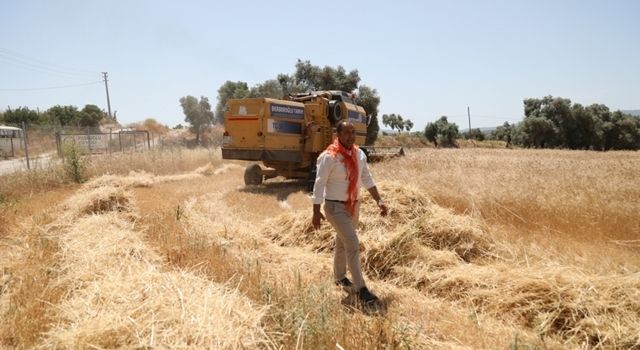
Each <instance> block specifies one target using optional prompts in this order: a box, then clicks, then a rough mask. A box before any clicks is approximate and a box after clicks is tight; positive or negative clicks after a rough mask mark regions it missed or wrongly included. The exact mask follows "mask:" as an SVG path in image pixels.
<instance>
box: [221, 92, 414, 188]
mask: <svg viewBox="0 0 640 350" xmlns="http://www.w3.org/2000/svg"><path fill="white" fill-rule="evenodd" d="M341 120H348V121H350V122H351V123H353V125H354V126H355V128H356V144H358V145H363V144H364V141H365V138H366V136H367V124H368V118H367V116H366V115H365V111H364V108H362V107H361V106H358V105H357V104H356V103H355V101H354V100H353V99H352V97H351V95H350V94H348V93H346V92H343V91H315V92H309V93H299V94H292V95H289V96H287V97H285V98H284V99H273V98H246V99H232V100H229V101H228V102H227V105H226V109H225V113H224V126H225V132H224V136H223V141H222V158H223V159H240V160H254V161H262V163H263V164H264V167H262V166H260V165H259V164H251V165H249V166H248V167H247V168H246V169H245V173H244V182H245V184H246V185H259V184H261V183H262V181H263V180H265V179H270V178H274V177H276V176H283V177H285V178H288V179H307V180H308V181H309V183H310V184H312V183H313V180H314V179H315V164H316V159H317V158H318V155H319V154H320V153H321V152H322V151H323V150H324V149H325V148H326V147H327V146H328V145H329V144H330V143H331V142H333V139H334V137H335V126H336V124H337V123H338V122H339V121H341ZM363 150H364V151H365V153H368V156H369V157H370V158H380V157H384V156H385V155H390V154H389V153H381V152H378V153H376V154H373V151H374V149H372V148H369V149H368V148H366V147H363ZM393 154H394V155H400V154H403V152H402V149H400V150H399V152H395V153H393ZM374 160H375V159H374Z"/></svg>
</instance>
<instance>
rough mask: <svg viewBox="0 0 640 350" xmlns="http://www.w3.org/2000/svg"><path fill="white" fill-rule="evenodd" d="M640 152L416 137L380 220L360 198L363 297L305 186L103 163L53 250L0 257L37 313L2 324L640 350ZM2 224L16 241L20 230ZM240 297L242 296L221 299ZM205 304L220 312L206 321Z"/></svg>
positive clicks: (102, 332)
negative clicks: (428, 142)
mask: <svg viewBox="0 0 640 350" xmlns="http://www.w3.org/2000/svg"><path fill="white" fill-rule="evenodd" d="M163 157H164V156H163ZM203 158H206V159H203ZM638 158H639V155H638V153H637V152H635V153H634V152H610V153H593V152H569V151H534V150H498V149H496V150H490V149H457V150H442V149H440V150H435V149H423V150H421V151H419V152H418V151H415V152H412V153H410V154H409V155H408V156H407V157H405V158H403V159H398V160H393V161H390V162H386V163H380V164H375V165H372V170H373V173H374V176H375V177H376V179H377V180H378V183H379V187H380V189H381V192H382V194H383V196H384V197H385V199H386V201H387V203H388V204H389V205H390V207H391V209H392V210H391V212H390V215H389V216H388V217H387V218H381V217H380V216H378V215H377V209H376V207H375V205H374V204H373V203H372V201H370V200H365V201H363V203H362V208H361V220H360V221H361V222H360V232H361V233H360V234H361V242H362V255H363V267H364V269H365V272H366V274H367V276H368V281H369V285H370V286H371V288H372V289H373V290H374V291H375V292H377V293H378V294H379V295H380V296H381V297H382V299H383V302H382V303H381V305H379V306H378V307H376V308H364V309H363V308H361V307H359V306H358V305H357V304H355V303H354V301H353V300H351V299H350V298H345V296H344V295H343V293H342V292H341V291H340V290H339V289H337V288H335V287H334V286H333V285H332V277H331V259H332V258H331V248H332V235H333V233H332V230H331V229H330V227H329V225H328V224H326V223H325V224H324V226H323V228H322V229H321V230H320V231H314V230H312V229H311V228H310V223H309V220H310V217H309V213H310V201H309V199H308V197H307V196H306V195H305V194H304V193H303V192H302V188H303V186H302V185H300V184H295V183H288V182H275V183H271V184H268V185H266V186H260V187H253V188H245V187H244V186H243V185H242V167H241V166H239V165H237V164H235V163H223V162H222V161H221V160H220V159H219V155H218V154H216V153H212V154H211V155H207V156H205V157H202V158H200V159H202V160H203V161H202V162H201V163H199V164H197V165H195V164H192V165H194V166H192V167H191V169H194V168H196V166H201V165H202V164H208V163H210V164H208V165H207V166H205V167H202V168H200V169H198V170H197V171H193V172H189V173H182V174H177V175H176V171H154V169H153V168H152V167H151V166H150V167H149V169H145V168H144V167H141V168H135V169H132V168H130V169H128V170H125V168H126V166H124V165H123V166H122V169H120V168H119V166H114V167H113V169H119V170H117V171H109V173H110V174H111V175H104V176H102V177H94V179H93V180H91V181H90V182H89V183H87V184H85V185H83V187H82V189H81V190H80V191H79V192H78V193H77V194H76V195H74V196H72V197H69V198H66V199H65V200H64V201H62V202H63V203H62V204H61V206H60V207H58V209H55V210H58V211H55V213H57V214H56V219H59V220H60V221H54V220H53V219H49V220H48V221H47V222H48V223H49V225H48V226H47V227H50V229H49V231H47V230H45V231H42V230H40V231H39V232H41V233H40V236H41V237H44V238H46V239H47V240H46V242H47V243H46V244H48V245H47V246H46V247H45V246H42V245H40V246H39V245H37V244H34V243H33V241H30V242H32V243H29V245H27V241H28V240H26V239H25V240H16V241H15V242H14V243H13V244H12V247H14V248H20V249H13V250H12V251H15V252H16V253H15V255H14V256H12V258H11V260H12V261H13V263H8V262H7V260H0V263H2V264H3V266H2V267H3V268H4V270H3V271H5V273H4V275H3V279H0V288H2V289H1V290H2V291H3V294H1V295H0V312H2V313H3V319H7V320H12V321H13V320H20V319H22V320H28V319H29V317H31V318H32V320H31V321H32V322H31V323H27V322H25V321H23V322H22V323H20V322H13V324H15V325H16V326H13V324H12V325H9V323H6V322H4V321H3V323H2V325H1V326H0V327H1V328H0V329H2V333H0V334H1V335H2V337H0V340H1V341H2V344H3V345H5V346H9V347H32V346H41V347H54V346H56V344H57V345H58V346H60V347H67V348H76V347H88V346H90V345H97V346H100V347H106V348H114V347H133V346H141V347H142V346H153V345H156V346H159V347H161V346H169V347H176V346H177V347H190V346H191V347H208V346H210V347H214V348H220V347H228V348H237V347H240V346H243V347H249V348H253V347H260V348H270V347H277V348H283V349H294V348H296V349H300V348H309V349H312V348H313V349H315V348H336V347H337V345H336V344H339V345H340V346H342V347H344V348H349V349H351V348H379V349H382V348H507V347H509V348H518V349H524V348H548V349H562V348H634V347H638V346H640V334H638V332H637V330H638V329H640V321H639V320H640V302H638V301H639V300H640V294H638V293H639V292H638V291H639V290H640V288H639V287H640V275H638V273H637V271H638V268H639V267H640V256H639V255H638V251H637V241H638V236H639V235H640V230H639V228H640V227H639V226H638V225H640V224H639V222H638V220H637V218H636V216H637V213H638V212H640V203H639V202H638V201H635V200H632V199H633V198H640V190H639V188H640V186H638V180H637V178H636V177H635V174H637V173H638V170H640V168H639V167H640V165H639V164H640V162H638V160H640V159H638ZM124 161H125V162H126V160H124ZM136 162H137V161H135V160H133V159H132V161H131V163H130V164H135V163H136ZM145 162H146V161H145ZM160 162H162V161H160ZM142 163H144V162H142ZM177 167H178V168H179V167H180V166H177ZM131 170H136V171H134V172H131ZM142 170H144V171H142ZM36 196H38V194H36ZM364 197H365V198H367V197H368V194H365V195H364ZM57 198H58V197H57ZM61 199H62V198H59V201H61ZM7 203H14V204H12V205H14V207H15V206H17V207H20V206H21V205H23V203H24V201H21V200H18V201H9V202H7ZM5 208H9V206H5ZM6 212H7V213H13V212H12V211H6ZM11 215H12V218H10V219H8V220H10V221H11V222H20V221H24V219H23V218H22V219H21V218H20V217H19V215H15V214H11ZM27 226H28V227H31V229H30V230H31V231H29V230H26V231H25V234H26V235H27V236H26V237H31V238H30V239H34V238H35V237H38V235H37V234H36V233H35V232H36V227H37V225H35V223H28V225H27ZM40 226H41V225H40ZM45 226H46V225H45ZM52 230H53V231H52ZM52 233H55V235H52ZM5 237H8V238H10V239H12V240H15V237H17V235H16V231H10V232H7V233H6V234H5ZM42 251H44V252H46V254H45V255H46V256H45V255H43V254H44V253H43V252H42ZM34 254H35V255H34ZM38 254H40V255H38ZM30 256H40V257H41V258H40V259H41V260H42V261H43V263H44V265H42V264H34V263H33V262H29V261H30V260H27V259H26V257H30ZM28 264H31V265H29V266H27V265H28ZM46 266H48V267H49V268H48V270H46V271H49V272H48V274H42V276H48V277H47V278H46V279H41V280H37V281H38V283H41V284H43V285H45V287H42V286H40V287H39V286H36V285H33V284H26V283H24V282H20V283H18V282H16V281H18V280H20V281H21V280H22V279H25V280H26V279H27V278H29V277H30V276H38V273H40V272H38V271H40V270H39V269H43V268H45V267H46ZM51 266H52V267H53V269H52V268H51ZM125 267H126V268H125ZM6 272H8V273H6ZM9 275H10V277H8V278H7V277H4V276H9ZM17 276H19V277H17ZM7 281H8V282H7ZM149 286H164V287H162V288H160V287H159V288H150V287H149ZM28 288H33V289H34V290H35V291H38V290H39V291H40V292H30V291H28V290H27V289H28ZM45 290H46V293H45V294H43V295H44V296H43V297H40V296H37V295H36V294H34V293H42V291H45ZM177 290H180V292H181V293H182V296H183V299H182V300H183V302H181V301H180V300H181V299H180V297H176V295H179V294H180V293H178V292H176V291H177ZM106 291H108V292H106ZM176 298H177V299H176ZM9 299H10V300H14V304H13V305H14V306H11V307H7V305H12V304H10V303H9V304H7V303H6V300H9ZM31 299H41V300H46V301H47V302H48V303H50V304H48V303H42V302H34V301H32V300H31ZM205 300H206V303H207V305H219V306H217V307H215V308H214V309H215V310H216V312H217V310H220V311H221V313H220V314H217V313H216V314H215V315H218V316H209V314H208V313H205V312H204V311H203V310H205V309H206V310H209V311H211V312H214V310H212V307H207V308H204V306H203V305H204V304H205ZM215 302H219V303H220V304H215ZM3 305H4V307H3ZM128 305H139V306H140V307H139V308H135V307H129V306H128ZM232 305H233V306H234V307H233V309H234V310H235V309H236V308H237V309H240V310H243V311H242V312H241V313H239V314H234V313H233V312H224V310H230V309H228V308H227V309H225V307H230V306H232ZM160 306H162V307H160ZM72 310H73V312H72ZM37 312H41V314H42V316H39V315H38V314H37ZM36 315H38V316H36ZM96 315H100V317H97V316H96ZM183 315H192V316H193V317H191V318H189V317H187V318H183ZM127 317H130V318H131V319H133V320H134V321H135V322H132V321H131V320H130V319H129V318H127ZM207 317H216V320H224V321H222V322H217V323H216V324H218V323H219V325H218V326H217V327H213V326H210V325H209V324H210V323H212V322H206V320H213V318H207ZM100 318H101V319H103V320H105V321H102V322H101V321H99V319H100ZM161 319H162V320H165V321H166V322H163V321H161ZM187 319H188V320H187ZM193 320H197V321H201V320H205V321H204V323H198V324H196V325H193V324H192V323H189V322H191V321H193ZM243 320H248V321H247V322H245V321H243ZM150 325H154V326H153V327H152V326H150ZM150 329H153V331H150ZM187 329H189V331H187ZM29 332H30V333H31V334H32V335H31V336H28V335H27V333H29ZM151 339H153V341H155V342H154V343H151ZM202 339H209V341H208V342H198V341H200V340H202Z"/></svg>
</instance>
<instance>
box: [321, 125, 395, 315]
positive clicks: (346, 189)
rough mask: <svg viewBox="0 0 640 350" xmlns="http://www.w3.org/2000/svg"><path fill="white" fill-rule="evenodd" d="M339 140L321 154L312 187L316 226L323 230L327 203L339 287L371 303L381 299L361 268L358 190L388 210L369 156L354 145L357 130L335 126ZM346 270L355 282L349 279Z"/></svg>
mask: <svg viewBox="0 0 640 350" xmlns="http://www.w3.org/2000/svg"><path fill="white" fill-rule="evenodd" d="M336 132H337V134H338V137H337V138H336V139H335V140H334V142H333V143H332V144H331V145H329V147H327V149H326V150H325V151H324V152H322V153H321V154H320V156H319V157H318V161H317V164H316V165H317V173H316V181H315V184H314V187H313V219H312V222H313V227H314V228H315V229H316V230H317V229H319V228H320V225H321V220H323V219H325V216H324V215H322V213H321V211H320V205H321V204H322V202H324V212H325V214H326V219H327V220H328V221H329V222H330V223H331V226H333V228H334V229H335V230H336V246H335V252H334V258H333V273H334V277H335V280H336V284H337V285H340V286H342V287H343V288H345V289H346V290H351V291H353V292H357V294H358V298H359V299H360V300H361V301H363V302H364V303H367V304H370V303H374V302H376V301H377V300H378V297H376V296H375V295H374V294H373V293H371V292H370V291H369V289H368V288H367V286H366V284H365V282H364V278H363V276H362V270H361V268H360V249H359V248H360V246H359V241H358V235H357V233H356V229H357V227H358V211H359V202H358V192H359V191H358V189H359V188H360V186H364V187H365V188H366V189H367V190H368V191H369V193H370V194H371V196H372V197H373V199H374V200H375V201H376V203H377V204H378V207H379V208H380V215H382V216H385V215H387V212H388V208H387V206H386V205H385V204H384V202H383V201H382V199H381V198H380V194H379V193H378V189H377V187H376V185H375V183H374V181H373V178H372V177H371V173H370V172H369V167H368V166H367V156H366V155H365V154H364V152H363V151H362V150H361V149H360V148H359V147H357V146H356V145H355V144H354V143H355V140H356V129H355V127H354V126H353V124H351V123H349V122H347V121H341V122H340V123H338V125H337V127H336ZM347 268H348V269H349V272H350V273H351V278H353V282H351V280H349V278H347V276H346V274H347Z"/></svg>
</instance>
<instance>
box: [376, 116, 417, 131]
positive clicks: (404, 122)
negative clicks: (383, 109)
mask: <svg viewBox="0 0 640 350" xmlns="http://www.w3.org/2000/svg"><path fill="white" fill-rule="evenodd" d="M382 124H384V125H385V126H386V127H389V128H391V130H398V132H402V131H403V130H406V131H411V129H413V122H412V121H411V119H404V118H403V117H402V116H401V115H400V114H398V115H396V114H395V113H391V114H383V115H382Z"/></svg>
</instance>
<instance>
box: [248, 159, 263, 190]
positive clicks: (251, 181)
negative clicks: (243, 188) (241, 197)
mask: <svg viewBox="0 0 640 350" xmlns="http://www.w3.org/2000/svg"><path fill="white" fill-rule="evenodd" d="M263 177H264V176H263V174H262V168H261V167H260V165H259V164H251V165H248V166H247V167H246V168H245V169H244V184H245V185H247V186H257V185H261V184H262V179H263Z"/></svg>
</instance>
